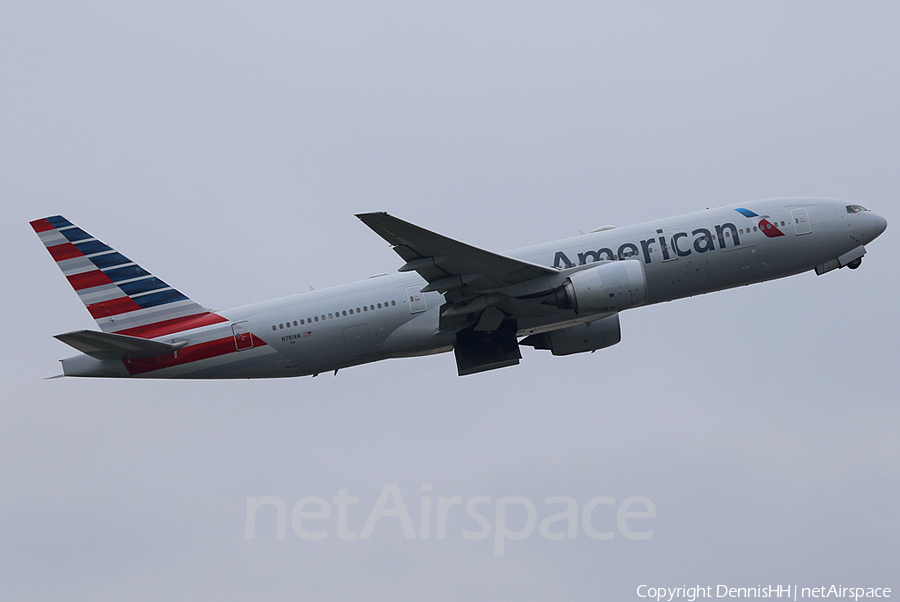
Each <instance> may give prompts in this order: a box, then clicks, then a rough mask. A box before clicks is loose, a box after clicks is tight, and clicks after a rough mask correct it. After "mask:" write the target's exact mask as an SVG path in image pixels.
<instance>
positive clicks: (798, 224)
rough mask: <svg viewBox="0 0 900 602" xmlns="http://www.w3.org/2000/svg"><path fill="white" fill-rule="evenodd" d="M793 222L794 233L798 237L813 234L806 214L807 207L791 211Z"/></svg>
mask: <svg viewBox="0 0 900 602" xmlns="http://www.w3.org/2000/svg"><path fill="white" fill-rule="evenodd" d="M791 221H793V222H794V231H795V232H796V233H797V236H800V235H801V234H809V233H810V232H812V227H811V226H810V224H809V215H808V214H807V213H806V207H798V208H797V209H791Z"/></svg>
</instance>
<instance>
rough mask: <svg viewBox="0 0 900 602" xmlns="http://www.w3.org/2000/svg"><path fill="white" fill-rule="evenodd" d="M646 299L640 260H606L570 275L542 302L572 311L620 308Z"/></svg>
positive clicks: (640, 303)
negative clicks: (607, 261) (606, 261)
mask: <svg viewBox="0 0 900 602" xmlns="http://www.w3.org/2000/svg"><path fill="white" fill-rule="evenodd" d="M646 301H647V277H646V276H645V275H644V267H643V266H642V265H641V262H640V260H637V259H626V260H624V261H610V262H609V263H604V264H601V265H598V266H596V267H592V268H588V269H586V270H580V271H578V272H575V273H573V274H572V275H570V276H569V277H568V278H567V279H566V281H565V283H564V284H563V285H562V286H560V287H559V288H557V289H556V290H555V291H553V294H552V295H550V297H548V298H547V299H546V300H544V301H543V303H545V304H547V305H555V306H556V307H558V308H560V309H571V310H573V311H574V312H575V313H597V312H605V311H622V310H623V309H628V308H630V307H637V306H638V305H642V304H643V303H644V302H646Z"/></svg>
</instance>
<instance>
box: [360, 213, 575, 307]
mask: <svg viewBox="0 0 900 602" xmlns="http://www.w3.org/2000/svg"><path fill="white" fill-rule="evenodd" d="M356 217H358V218H359V219H360V220H362V222H363V223H364V224H366V225H367V226H369V227H370V228H371V229H372V230H374V231H375V233H376V234H378V235H379V236H381V237H382V238H383V239H385V240H386V241H387V242H388V243H390V244H391V245H392V246H393V248H394V251H396V252H397V254H398V255H400V257H402V258H403V259H404V260H405V261H406V263H405V264H404V265H403V266H401V267H400V270H399V271H401V272H411V271H416V272H418V273H419V275H420V276H422V278H424V279H425V280H426V281H427V282H428V285H427V286H425V287H424V288H423V289H422V290H423V292H428V291H438V292H442V293H447V292H451V291H452V293H453V294H452V296H453V297H455V298H457V299H461V298H467V297H473V296H476V295H480V294H484V293H489V292H494V291H497V290H498V289H503V288H507V287H512V286H514V285H518V284H523V283H525V282H528V281H534V280H536V279H542V280H546V278H547V277H553V276H556V275H558V274H559V272H558V271H557V270H555V269H553V268H549V267H546V266H542V265H538V264H535V263H530V262H527V261H522V260H520V259H514V258H512V257H507V256H505V255H499V254H497V253H492V252H490V251H485V250H484V249H479V248H478V247H473V246H471V245H467V244H465V243H462V242H459V241H457V240H453V239H452V238H447V237H446V236H442V235H440V234H437V233H435V232H431V231H430V230H426V229H425V228H420V227H419V226H416V225H414V224H410V223H409V222H405V221H403V220H401V219H397V218H396V217H393V216H391V215H388V214H387V213H384V212H378V213H360V214H358V215H357V216H356Z"/></svg>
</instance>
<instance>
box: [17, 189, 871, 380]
mask: <svg viewBox="0 0 900 602" xmlns="http://www.w3.org/2000/svg"><path fill="white" fill-rule="evenodd" d="M356 217H358V218H359V219H360V220H361V221H362V222H363V223H364V224H365V225H366V226H368V227H369V228H371V229H372V230H373V231H374V232H375V233H376V234H378V235H379V236H381V237H382V238H383V239H384V240H385V241H387V242H388V243H389V244H390V245H391V247H392V248H393V250H394V251H395V252H396V253H397V254H398V255H399V256H400V258H401V259H402V260H403V262H404V263H403V265H401V266H400V267H399V269H398V270H397V272H396V273H393V274H389V275H381V276H377V277H372V278H370V279H368V280H364V281H361V282H355V283H352V284H346V285H342V286H336V287H333V288H327V289H322V290H311V291H309V292H303V293H300V294H297V295H293V296H289V297H284V298H280V299H274V300H271V301H263V302H260V303H254V304H251V305H245V306H242V307H236V308H234V309H228V310H222V311H213V310H211V309H208V308H207V307H205V306H203V305H200V304H199V303H197V302H196V301H194V300H193V299H191V298H189V297H187V296H186V295H184V294H183V293H181V292H180V291H178V290H176V289H175V288H173V287H171V286H170V285H168V284H167V283H166V282H164V281H162V280H161V279H159V278H157V277H156V276H154V275H153V274H151V273H149V272H147V271H146V270H144V269H143V268H141V267H140V266H139V265H138V264H136V263H134V262H133V261H131V260H130V259H128V258H126V257H125V256H124V255H122V254H121V253H119V252H118V251H116V250H115V249H113V248H112V247H110V246H108V245H106V244H104V243H103V242H101V241H100V240H98V239H96V238H94V237H93V236H91V235H90V234H88V233H87V232H85V231H84V230H82V229H81V228H79V227H77V226H75V225H74V224H72V223H71V222H69V221H68V220H67V219H65V218H64V217H61V216H58V215H57V216H52V217H47V218H43V219H38V220H35V221H33V222H31V226H32V228H33V229H34V231H35V232H36V233H37V235H38V236H39V237H40V239H41V241H42V242H43V243H44V245H45V246H46V247H47V250H48V251H49V252H50V255H51V256H52V257H53V259H54V260H55V261H56V264H57V265H58V266H59V268H60V269H61V270H62V272H63V274H64V275H65V277H66V279H67V280H68V281H69V284H71V286H72V287H73V288H74V289H75V291H76V293H77V294H78V296H79V298H80V299H81V301H82V302H83V303H84V305H85V306H86V307H87V310H88V311H89V312H90V314H91V316H92V317H93V318H94V319H95V320H96V322H97V325H98V327H99V330H77V331H74V332H68V333H65V334H59V335H56V338H57V339H59V340H60V341H62V342H63V343H66V344H68V345H70V346H71V347H74V348H75V349H76V350H78V351H79V352H80V353H79V354H78V355H75V356H72V357H68V358H66V359H63V360H61V363H62V369H63V374H61V375H60V376H79V377H112V378H174V379H231V378H273V377H293V376H308V375H312V376H317V375H318V374H320V373H323V372H330V371H334V373H335V374H337V371H338V370H340V369H342V368H347V367H350V366H356V365H360V364H366V363H369V362H374V361H377V360H382V359H386V358H401V357H414V356H422V355H429V354H434V353H441V352H447V351H451V350H452V351H453V352H454V354H455V357H456V365H457V372H458V374H459V375H460V376H465V375H470V374H475V373H480V372H484V371H488V370H494V369H497V368H502V367H506V366H512V365H516V364H518V363H519V361H520V359H521V357H522V356H521V352H520V346H530V347H534V348H535V349H543V350H549V351H550V352H551V353H552V354H553V355H569V354H573V353H582V352H588V351H590V352H593V351H596V350H598V349H603V348H605V347H609V346H611V345H615V344H616V343H618V342H619V341H620V340H621V329H620V324H619V313H620V312H622V311H625V310H629V309H632V308H635V307H639V306H643V305H651V304H654V303H661V302H664V301H671V300H674V299H680V298H684V297H690V296H693V295H699V294H704V293H709V292H713V291H719V290H723V289H728V288H733V287H737V286H743V285H748V284H753V283H757V282H763V281H766V280H773V279H776V278H784V277H786V276H791V275H795V274H799V273H802V272H807V271H811V270H814V271H815V273H816V274H817V275H822V274H825V273H828V272H830V271H832V270H835V269H838V268H843V267H847V268H850V269H856V268H858V267H859V265H860V263H861V262H862V258H863V255H864V254H865V253H866V248H865V245H867V244H869V243H870V242H872V241H873V240H875V238H877V237H878V236H879V235H880V234H881V233H882V232H884V230H885V229H886V228H887V221H886V220H885V219H884V218H883V217H881V216H879V215H876V214H875V213H873V212H872V211H870V210H868V209H866V208H864V207H862V206H861V205H857V204H851V203H847V202H844V201H839V200H834V199H821V198H785V199H769V200H760V201H749V202H745V203H741V204H738V205H730V206H726V207H720V208H715V209H707V210H704V211H699V212H696V213H691V214H687V215H682V216H679V217H672V218H668V219H663V220H659V221H653V222H648V223H644V224H640V225H635V226H629V227H622V228H616V227H614V226H602V227H600V228H597V229H595V230H592V231H591V232H589V233H587V234H582V235H580V236H576V237H573V238H568V239H565V240H558V241H555V242H548V243H543V244H539V245H536V246H530V247H526V248H522V249H518V250H514V251H509V252H508V253H504V254H498V253H494V252H491V251H487V250H484V249H480V248H477V247H474V246H471V245H468V244H465V243H463V242H459V241H457V240H454V239H452V238H448V237H446V236H443V235H440V234H437V233H435V232H432V231H429V230H426V229H424V228H421V227H419V226H416V225H414V224H411V223H408V222H405V221H403V220H401V219H398V218H396V217H393V216H391V215H389V214H387V213H381V212H379V213H362V214H358V215H357V216H356Z"/></svg>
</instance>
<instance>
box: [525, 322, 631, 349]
mask: <svg viewBox="0 0 900 602" xmlns="http://www.w3.org/2000/svg"><path fill="white" fill-rule="evenodd" d="M621 340H622V331H621V329H620V328H619V314H613V315H611V316H607V317H605V318H602V319H600V320H596V321H594V322H588V323H587V324H578V325H577V326H569V327H568V328H560V329H559V330H551V331H550V332H542V333H541V334H533V335H531V336H530V337H526V338H525V339H524V340H523V341H522V342H521V343H520V345H530V346H532V347H534V348H535V349H549V350H550V352H551V353H553V355H569V354H571V353H582V352H584V351H595V350H597V349H603V348H604V347H609V346H610V345H615V344H616V343H618V342H619V341H621Z"/></svg>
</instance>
